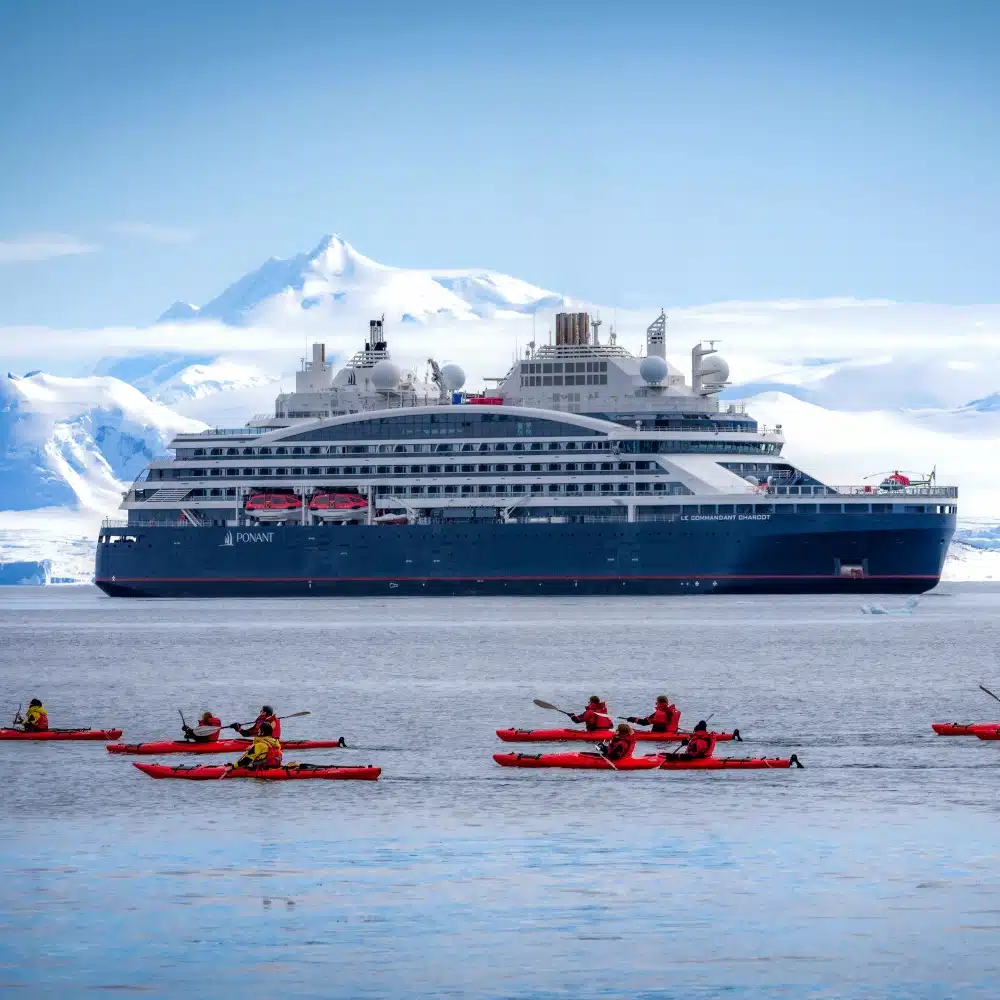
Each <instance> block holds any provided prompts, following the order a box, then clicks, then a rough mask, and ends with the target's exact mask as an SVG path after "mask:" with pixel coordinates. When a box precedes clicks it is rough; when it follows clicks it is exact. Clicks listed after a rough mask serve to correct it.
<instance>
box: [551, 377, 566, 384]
mask: <svg viewBox="0 0 1000 1000" xmlns="http://www.w3.org/2000/svg"><path fill="white" fill-rule="evenodd" d="M552 384H553V385H562V384H563V377H562V375H553V376H552Z"/></svg>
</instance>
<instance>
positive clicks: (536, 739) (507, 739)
mask: <svg viewBox="0 0 1000 1000" xmlns="http://www.w3.org/2000/svg"><path fill="white" fill-rule="evenodd" d="M614 735H615V731H614V730H613V729H604V730H601V731H598V732H587V730H586V729H498V730H497V736H499V737H500V739H501V740H503V742H504V743H569V742H582V743H600V742H602V741H603V740H610V739H611V738H612V737H613V736H614ZM692 735H694V734H693V733H651V732H649V731H648V730H640V729H637V730H635V738H636V740H637V741H638V742H640V743H680V742H681V740H687V739H690V738H691V736H692ZM712 735H713V736H714V737H715V738H716V739H717V740H718V741H719V742H720V743H724V742H726V741H727V740H741V737H740V731H739V730H738V729H734V730H733V731H732V732H731V733H713V734H712Z"/></svg>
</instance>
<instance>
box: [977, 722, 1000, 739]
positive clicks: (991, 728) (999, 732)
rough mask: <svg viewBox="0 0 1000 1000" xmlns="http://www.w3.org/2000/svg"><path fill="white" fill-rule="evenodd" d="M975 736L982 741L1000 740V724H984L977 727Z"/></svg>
mask: <svg viewBox="0 0 1000 1000" xmlns="http://www.w3.org/2000/svg"><path fill="white" fill-rule="evenodd" d="M973 735H974V736H978V737H979V738H980V739H981V740H1000V722H995V723H987V722H984V723H982V724H981V725H978V726H976V731H975V733H974V734H973Z"/></svg>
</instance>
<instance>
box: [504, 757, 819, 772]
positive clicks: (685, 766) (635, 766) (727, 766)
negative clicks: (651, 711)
mask: <svg viewBox="0 0 1000 1000" xmlns="http://www.w3.org/2000/svg"><path fill="white" fill-rule="evenodd" d="M493 759H494V760H495V761H496V762H497V763H498V764H499V765H500V766H501V767H558V768H566V769H567V770H576V771H654V770H661V771H748V770H765V769H781V768H789V767H792V766H798V767H801V766H802V765H801V764H799V759H798V757H795V756H792V757H788V758H784V757H698V758H694V759H692V760H684V759H679V760H671V759H669V758H668V757H666V756H665V755H664V754H654V755H653V756H650V757H626V758H625V759H624V760H616V761H615V762H614V764H612V762H611V761H609V760H608V759H607V758H606V757H602V756H601V755H600V754H597V753H539V754H529V753H495V754H494V755H493Z"/></svg>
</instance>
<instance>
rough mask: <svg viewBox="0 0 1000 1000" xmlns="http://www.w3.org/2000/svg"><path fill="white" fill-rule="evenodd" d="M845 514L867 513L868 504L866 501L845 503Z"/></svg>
mask: <svg viewBox="0 0 1000 1000" xmlns="http://www.w3.org/2000/svg"><path fill="white" fill-rule="evenodd" d="M844 513H845V514H867V513H868V504H866V503H845V504H844Z"/></svg>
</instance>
